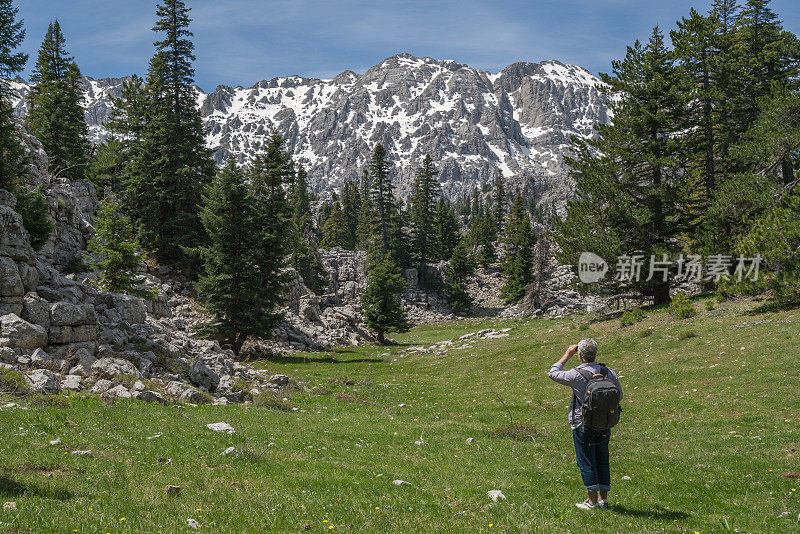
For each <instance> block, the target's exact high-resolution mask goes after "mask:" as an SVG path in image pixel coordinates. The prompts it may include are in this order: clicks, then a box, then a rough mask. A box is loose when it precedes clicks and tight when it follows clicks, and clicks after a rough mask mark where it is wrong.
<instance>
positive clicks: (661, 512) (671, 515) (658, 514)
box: [611, 504, 689, 521]
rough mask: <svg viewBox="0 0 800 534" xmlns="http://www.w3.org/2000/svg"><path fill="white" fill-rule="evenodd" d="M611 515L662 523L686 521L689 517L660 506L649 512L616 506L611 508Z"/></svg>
mask: <svg viewBox="0 0 800 534" xmlns="http://www.w3.org/2000/svg"><path fill="white" fill-rule="evenodd" d="M611 513H614V514H619V515H626V516H629V517H644V518H647V519H655V520H662V521H666V520H670V521H673V520H675V519H686V518H688V517H689V514H686V513H684V512H676V511H673V510H667V509H666V508H662V507H660V506H656V507H654V508H652V509H650V510H637V509H635V508H628V507H627V506H622V505H619V504H617V505H614V506H612V507H611Z"/></svg>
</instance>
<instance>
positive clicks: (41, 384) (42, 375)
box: [26, 369, 58, 393]
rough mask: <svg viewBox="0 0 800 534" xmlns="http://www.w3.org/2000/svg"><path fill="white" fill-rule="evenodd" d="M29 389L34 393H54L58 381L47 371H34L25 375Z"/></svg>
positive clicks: (56, 389)
mask: <svg viewBox="0 0 800 534" xmlns="http://www.w3.org/2000/svg"><path fill="white" fill-rule="evenodd" d="M26 377H27V378H28V382H29V383H30V385H31V389H32V390H33V391H35V392H36V393H56V392H57V391H58V381H57V380H56V375H54V374H53V372H52V371H49V370H47V369H36V370H35V371H31V372H30V373H28V374H27V375H26Z"/></svg>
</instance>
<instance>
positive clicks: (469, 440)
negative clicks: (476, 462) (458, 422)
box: [467, 438, 475, 445]
mask: <svg viewBox="0 0 800 534" xmlns="http://www.w3.org/2000/svg"><path fill="white" fill-rule="evenodd" d="M474 443H475V438H467V445H473V444H474Z"/></svg>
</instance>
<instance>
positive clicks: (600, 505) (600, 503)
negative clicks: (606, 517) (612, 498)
mask: <svg viewBox="0 0 800 534" xmlns="http://www.w3.org/2000/svg"><path fill="white" fill-rule="evenodd" d="M597 507H598V508H611V504H610V503H609V502H608V501H607V500H605V499H600V500H599V501H597Z"/></svg>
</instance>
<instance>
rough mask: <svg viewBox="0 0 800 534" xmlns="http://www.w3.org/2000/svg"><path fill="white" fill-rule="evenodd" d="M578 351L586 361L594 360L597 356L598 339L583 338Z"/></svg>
mask: <svg viewBox="0 0 800 534" xmlns="http://www.w3.org/2000/svg"><path fill="white" fill-rule="evenodd" d="M578 352H580V353H581V357H582V358H583V361H585V362H593V361H594V359H595V358H597V341H595V340H594V339H591V338H586V339H582V340H581V341H580V343H578Z"/></svg>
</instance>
